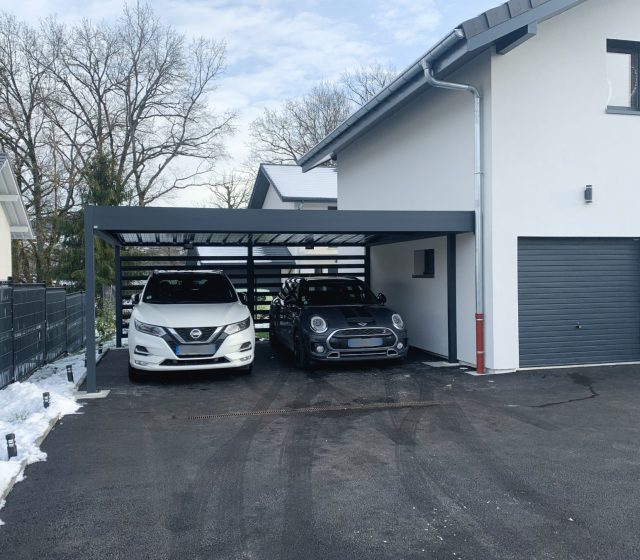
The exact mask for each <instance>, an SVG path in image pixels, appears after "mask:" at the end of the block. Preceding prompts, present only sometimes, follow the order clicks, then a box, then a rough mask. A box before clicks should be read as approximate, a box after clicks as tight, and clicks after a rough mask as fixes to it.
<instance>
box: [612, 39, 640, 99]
mask: <svg viewBox="0 0 640 560" xmlns="http://www.w3.org/2000/svg"><path fill="white" fill-rule="evenodd" d="M639 62H640V43H635V42H633V41H617V40H613V39H609V40H608V41H607V82H608V84H609V102H608V106H609V108H610V109H625V110H629V111H640V88H638V67H639Z"/></svg>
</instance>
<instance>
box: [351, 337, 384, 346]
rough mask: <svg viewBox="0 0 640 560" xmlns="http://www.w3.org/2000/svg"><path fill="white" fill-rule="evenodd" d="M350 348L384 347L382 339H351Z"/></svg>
mask: <svg viewBox="0 0 640 560" xmlns="http://www.w3.org/2000/svg"><path fill="white" fill-rule="evenodd" d="M347 346H349V348H373V347H374V346H382V339H381V338H350V339H349V340H348V341H347Z"/></svg>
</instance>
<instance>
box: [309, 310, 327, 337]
mask: <svg viewBox="0 0 640 560" xmlns="http://www.w3.org/2000/svg"><path fill="white" fill-rule="evenodd" d="M310 322H311V330H312V331H313V332H317V333H319V334H322V333H324V332H327V322H326V321H325V320H324V319H323V318H322V317H320V316H319V315H315V316H314V317H311V321H310Z"/></svg>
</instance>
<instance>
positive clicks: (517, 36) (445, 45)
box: [298, 0, 585, 172]
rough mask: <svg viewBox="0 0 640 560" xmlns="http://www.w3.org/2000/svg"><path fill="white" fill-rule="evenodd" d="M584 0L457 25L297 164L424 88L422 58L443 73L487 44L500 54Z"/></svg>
mask: <svg viewBox="0 0 640 560" xmlns="http://www.w3.org/2000/svg"><path fill="white" fill-rule="evenodd" d="M584 1H585V0H510V1H509V2H506V3H505V4H502V5H500V6H497V7H495V8H492V9H491V10H487V11H486V12H484V13H482V14H480V15H479V16H477V17H475V18H472V19H470V20H467V21H465V22H463V23H461V24H460V25H459V26H458V27H456V28H455V29H454V30H453V31H451V32H450V33H449V34H448V35H446V36H445V38H444V39H442V40H441V41H440V42H438V43H437V44H436V45H434V46H433V47H432V48H431V49H430V50H429V51H427V52H426V53H425V54H424V55H422V56H421V57H420V58H419V59H418V60H416V61H415V62H414V63H413V64H412V65H411V66H409V68H407V69H406V70H405V71H404V72H402V73H401V74H400V75H399V76H398V77H397V78H396V79H395V80H394V81H393V82H392V83H391V84H389V85H388V86H387V87H385V88H384V89H383V90H382V91H380V92H379V93H378V94H377V95H376V96H375V97H374V98H373V99H371V100H370V101H369V102H368V103H366V104H365V105H363V106H362V107H361V108H360V109H358V110H357V111H356V112H355V113H353V114H352V115H351V116H350V117H349V118H347V119H346V120H345V121H344V122H343V123H342V124H340V125H339V126H338V127H336V128H335V130H333V131H332V132H331V133H329V134H328V135H327V136H326V137H325V138H324V139H323V140H322V141H321V142H319V143H318V144H317V145H316V146H314V147H313V148H312V149H311V150H309V152H307V153H306V154H304V155H303V156H302V157H301V158H300V159H299V160H298V164H299V165H300V166H301V167H302V169H303V171H305V172H306V171H309V170H310V169H313V168H314V167H315V166H317V165H319V164H321V163H323V162H325V161H328V160H330V159H334V158H335V157H336V154H337V153H338V151H340V150H343V149H344V148H346V147H347V146H348V145H349V144H351V143H352V142H354V141H355V140H357V139H358V138H359V137H361V136H362V135H364V134H365V133H366V132H367V131H368V130H370V129H371V128H372V127H373V126H375V125H377V124H378V123H379V122H380V121H382V120H383V119H385V118H388V117H389V116H391V115H392V114H393V113H395V112H396V111H398V110H399V109H400V108H402V107H403V106H404V105H406V104H407V103H409V102H410V101H411V100H413V99H414V98H415V97H416V96H417V95H420V94H422V93H423V92H425V91H426V90H427V89H429V87H430V86H429V85H428V84H427V83H426V79H425V77H424V69H423V67H422V62H423V61H424V60H426V61H428V62H429V63H430V64H431V66H432V68H433V70H434V71H435V73H436V75H438V76H439V77H446V76H447V75H450V74H451V73H452V72H455V71H456V70H457V69H459V68H460V67H461V66H463V65H464V64H466V63H467V62H469V61H470V60H472V59H473V58H475V57H476V56H478V55H479V54H480V53H482V52H484V51H486V50H487V49H489V48H492V47H495V48H496V51H497V52H498V53H500V54H506V53H507V52H509V51H510V50H512V49H513V48H515V47H517V46H518V45H520V44H522V43H523V42H524V41H526V40H527V39H529V38H531V37H533V36H534V35H535V34H536V33H537V24H538V23H540V22H543V21H546V20H548V19H551V18H552V17H555V16H557V15H558V14H561V13H562V12H565V11H567V10H569V9H571V8H573V7H575V6H577V5H578V4H581V3H582V2H584Z"/></svg>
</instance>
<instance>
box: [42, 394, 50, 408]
mask: <svg viewBox="0 0 640 560" xmlns="http://www.w3.org/2000/svg"><path fill="white" fill-rule="evenodd" d="M50 402H51V397H50V395H49V393H42V404H43V405H44V407H45V408H49V403H50Z"/></svg>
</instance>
